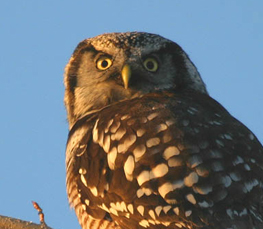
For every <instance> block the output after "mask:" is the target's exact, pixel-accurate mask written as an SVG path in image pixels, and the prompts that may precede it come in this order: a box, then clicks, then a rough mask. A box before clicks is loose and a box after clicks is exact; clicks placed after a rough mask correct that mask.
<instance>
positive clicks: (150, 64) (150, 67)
mask: <svg viewBox="0 0 263 229" xmlns="http://www.w3.org/2000/svg"><path fill="white" fill-rule="evenodd" d="M143 66H144V67H145V69H146V70H147V71H149V72H156V71H157V70H158V62H157V60H156V59H154V58H152V57H149V58H147V59H145V61H143Z"/></svg>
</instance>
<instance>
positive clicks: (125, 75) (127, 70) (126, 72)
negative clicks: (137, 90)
mask: <svg viewBox="0 0 263 229" xmlns="http://www.w3.org/2000/svg"><path fill="white" fill-rule="evenodd" d="M131 73H132V72H131V67H130V65H128V64H125V65H124V66H123V68H122V70H121V77H122V80H123V84H124V88H125V89H127V88H128V87H129V80H130V78H131Z"/></svg>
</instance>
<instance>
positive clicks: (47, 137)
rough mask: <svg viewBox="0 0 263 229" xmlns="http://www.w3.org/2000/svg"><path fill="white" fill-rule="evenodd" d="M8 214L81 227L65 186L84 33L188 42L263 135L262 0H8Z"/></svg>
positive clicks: (3, 179) (217, 93) (2, 181)
mask: <svg viewBox="0 0 263 229" xmlns="http://www.w3.org/2000/svg"><path fill="white" fill-rule="evenodd" d="M0 29H1V43H0V50H1V53H0V79H1V89H0V103H1V116H0V117H1V118H0V126H1V131H0V149H1V152H0V154H1V160H0V189H1V195H0V214H1V215H7V216H12V217H17V218H21V219H24V220H29V221H34V222H38V215H37V213H36V211H35V210H34V209H33V207H32V205H31V200H34V201H37V202H38V203H39V204H40V205H41V207H42V208H43V209H44V212H45V216H46V222H47V223H48V224H49V225H50V226H51V227H53V228H54V229H59V228H61V229H62V228H63V229H72V228H79V226H78V223H77V220H76V217H75V213H74V212H73V211H72V210H70V209H69V207H68V202H67V197H66V191H65V163H64V161H65V159H64V158H65V153H64V151H65V144H66V139H67V132H68V129H67V122H66V112H65V109H64V106H63V96H64V95H63V94H64V88H63V72H64V67H65V65H66V63H67V61H68V59H69V58H70V55H71V54H72V52H73V50H74V48H75V47H76V45H77V44H78V42H80V41H81V40H83V39H85V38H88V37H92V36H95V35H98V34H101V33H105V32H117V31H123V32H124V31H134V30H136V31H147V32H152V33H157V34H160V35H162V36H164V37H167V38H169V39H171V40H173V41H176V42H177V43H178V44H180V45H181V46H182V47H183V48H184V50H185V51H186V52H187V53H188V54H189V55H190V57H191V59H192V61H193V62H194V63H195V65H196V66H197V67H198V69H199V72H200V73H201V75H202V77H203V80H204V81H205V82H206V84H207V87H208V91H209V93H210V95H211V96H212V97H214V98H215V99H217V100H218V101H219V102H220V103H222V104H223V105H224V106H225V107H226V108H227V109H228V110H229V111H230V112H231V113H232V114H233V115H234V116H235V117H236V118H238V119H239V120H241V121H242V122H243V123H245V124H246V125H247V126H248V127H249V128H250V129H251V130H252V131H253V132H254V133H255V134H256V135H257V137H258V139H259V140H260V141H261V142H263V121H262V117H263V106H262V105H263V67H262V66H263V44H262V43H263V1H262V0H254V1H247V0H231V1H229V0H214V1H204V0H199V1H195V0H192V1H190V0H185V1H182V0H162V1H161V0H133V1H126V0H101V1H88V0H86V1H82V0H79V1H69V0H64V1H54V0H52V1H51V0H45V1H40V0H27V1H21V0H13V1H12V0H11V1H2V2H1V7H0Z"/></svg>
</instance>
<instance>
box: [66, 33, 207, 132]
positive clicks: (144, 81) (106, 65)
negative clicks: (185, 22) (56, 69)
mask: <svg viewBox="0 0 263 229" xmlns="http://www.w3.org/2000/svg"><path fill="white" fill-rule="evenodd" d="M65 87H66V91H65V104H66V108H67V112H68V121H69V125H70V127H71V126H72V125H73V124H74V123H75V121H76V120H78V119H79V118H80V117H82V116H83V115H85V114H87V113H88V112H91V111H94V110H98V109H101V108H103V107H105V106H107V105H110V104H112V103H116V102H118V101H121V100H125V99H131V98H135V97H139V96H142V95H145V94H147V93H150V92H155V91H160V90H162V91H163V90H173V91H174V92H175V93H180V92H181V91H182V90H194V91H198V92H201V93H207V91H206V87H205V84H204V83H203V81H202V79H201V77H200V75H199V73H198V71H197V69H196V67H195V66H194V64H193V63H192V62H191V60H190V59H189V57H188V56H187V54H186V53H185V52H184V51H183V50H182V48H181V47H180V46H179V45H177V44H176V43H174V42H172V41H170V40H168V39H165V38H163V37H161V36H159V35H155V34H149V33H142V32H129V33H109V34H102V35H100V36H97V37H94V38H90V39H86V40H84V41H82V42H80V43H79V45H78V46H77V48H76V49H75V51H74V53H73V55H72V57H71V59H70V61H69V63H68V64H67V66H66V69H65Z"/></svg>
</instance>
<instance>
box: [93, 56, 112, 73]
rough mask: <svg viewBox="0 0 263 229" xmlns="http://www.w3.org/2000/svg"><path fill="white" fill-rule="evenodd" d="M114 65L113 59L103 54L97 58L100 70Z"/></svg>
mask: <svg viewBox="0 0 263 229" xmlns="http://www.w3.org/2000/svg"><path fill="white" fill-rule="evenodd" d="M111 65H112V60H111V59H110V58H109V57H106V56H102V57H100V58H99V59H98V60H97V68H98V69H99V70H106V69H108V68H109V67H110V66H111Z"/></svg>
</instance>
